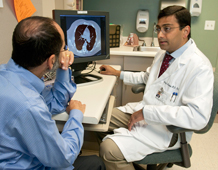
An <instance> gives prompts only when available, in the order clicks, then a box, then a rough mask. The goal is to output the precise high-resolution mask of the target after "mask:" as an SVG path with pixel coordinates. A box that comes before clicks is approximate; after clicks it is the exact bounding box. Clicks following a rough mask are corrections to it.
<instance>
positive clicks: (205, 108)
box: [104, 39, 214, 162]
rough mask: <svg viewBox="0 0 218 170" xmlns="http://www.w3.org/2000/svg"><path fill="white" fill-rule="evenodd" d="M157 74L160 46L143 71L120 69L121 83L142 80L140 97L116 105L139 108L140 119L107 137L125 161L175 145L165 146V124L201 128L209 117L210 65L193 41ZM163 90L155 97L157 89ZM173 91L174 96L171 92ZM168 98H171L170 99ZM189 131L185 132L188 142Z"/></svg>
mask: <svg viewBox="0 0 218 170" xmlns="http://www.w3.org/2000/svg"><path fill="white" fill-rule="evenodd" d="M191 42H192V44H191V45H190V46H189V47H188V48H187V49H186V50H185V51H184V53H183V54H182V55H181V56H179V57H178V58H177V59H175V61H174V62H173V63H172V64H171V65H170V67H169V68H168V69H167V70H166V71H165V72H164V73H163V74H162V76H160V77H159V78H158V74H159V69H160V66H161V63H162V60H163V57H164V55H165V51H163V50H160V51H159V52H158V53H157V55H156V56H155V58H154V61H153V64H152V65H151V67H149V68H148V69H147V72H148V73H149V78H148V76H147V75H148V74H147V73H144V72H140V73H132V72H124V79H123V81H124V83H126V84H140V83H145V84H146V89H145V91H144V96H143V100H142V101H141V102H138V103H128V104H127V105H126V106H122V107H119V109H120V110H121V111H123V112H127V113H134V112H135V111H137V110H140V109H142V108H143V115H144V120H143V121H140V122H137V123H136V124H135V125H134V127H133V129H132V130H131V131H128V129H125V128H119V129H116V130H114V134H113V135H108V136H106V137H105V138H104V139H106V138H111V139H112V140H113V141H114V142H115V143H116V144H117V145H118V147H119V148H120V150H121V151H122V153H123V155H124V157H125V158H126V160H127V161H128V162H132V161H136V160H141V159H143V158H144V157H145V156H146V155H148V154H151V153H154V152H162V151H165V150H167V149H175V148H178V147H179V140H180V139H179V140H178V142H177V143H176V145H175V146H174V147H172V148H168V146H169V143H170V140H171V137H172V133H171V132H169V131H168V130H167V128H166V125H175V126H179V127H184V128H188V129H196V130H197V129H202V128H203V127H205V125H206V124H207V122H208V121H209V118H210V113H211V108H212V96H213V80H214V78H213V69H212V66H211V63H210V62H209V60H208V59H207V57H206V56H205V55H204V54H203V53H202V52H201V51H200V50H199V49H198V48H197V47H196V45H195V43H194V41H193V40H192V39H191ZM161 88H163V92H162V93H161V94H160V97H158V95H157V94H158V91H160V89H161ZM173 93H177V96H175V95H174V96H173V97H172V94H173ZM171 98H172V99H171ZM192 133H193V132H187V133H186V138H187V141H188V142H190V140H191V136H192Z"/></svg>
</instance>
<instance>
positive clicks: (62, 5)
mask: <svg viewBox="0 0 218 170" xmlns="http://www.w3.org/2000/svg"><path fill="white" fill-rule="evenodd" d="M55 8H56V9H71V10H83V0H63V1H60V0H55Z"/></svg>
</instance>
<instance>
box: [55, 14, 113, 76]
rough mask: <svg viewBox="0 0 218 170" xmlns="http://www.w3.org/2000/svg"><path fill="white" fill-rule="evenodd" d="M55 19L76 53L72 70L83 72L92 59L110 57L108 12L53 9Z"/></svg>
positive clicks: (70, 47)
mask: <svg viewBox="0 0 218 170" xmlns="http://www.w3.org/2000/svg"><path fill="white" fill-rule="evenodd" d="M53 19H54V20H55V21H56V22H57V23H58V24H59V25H60V27H61V28H62V30H63V32H64V34H65V42H66V44H67V45H68V47H69V50H70V51H72V52H73V53H74V63H73V64H72V65H71V68H72V70H74V71H75V72H76V71H79V72H81V71H82V70H84V69H85V68H86V67H87V65H88V63H90V62H92V61H96V60H103V59H109V58H110V47H109V13H108V12H100V11H74V10H53Z"/></svg>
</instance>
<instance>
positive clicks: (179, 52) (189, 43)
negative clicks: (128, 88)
mask: <svg viewBox="0 0 218 170" xmlns="http://www.w3.org/2000/svg"><path fill="white" fill-rule="evenodd" d="M191 43H192V41H191V38H190V39H189V40H188V41H187V42H186V43H185V44H184V45H183V46H182V47H180V48H179V49H178V50H176V51H174V52H173V53H171V54H170V55H171V56H172V57H173V58H178V57H179V56H181V55H182V53H183V52H184V51H185V50H186V49H187V48H188V47H189V46H190V45H191ZM166 53H167V54H169V53H168V52H166Z"/></svg>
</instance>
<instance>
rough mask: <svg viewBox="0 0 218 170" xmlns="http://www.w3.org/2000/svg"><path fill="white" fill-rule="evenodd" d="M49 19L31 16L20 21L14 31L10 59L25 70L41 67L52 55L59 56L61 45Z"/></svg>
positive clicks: (59, 38) (58, 35) (60, 39)
mask: <svg viewBox="0 0 218 170" xmlns="http://www.w3.org/2000/svg"><path fill="white" fill-rule="evenodd" d="M54 24H55V21H54V20H53V19H51V18H47V17H40V16H33V17H28V18H26V19H24V20H22V21H20V22H19V23H18V24H17V26H16V27H15V29H14V32H13V37H12V43H13V51H12V59H13V60H14V62H15V63H16V64H18V65H20V66H22V67H24V68H25V69H30V68H34V67H37V66H39V65H41V64H42V63H43V62H44V61H46V60H47V59H48V58H49V57H50V56H51V55H52V54H55V55H56V56H58V55H59V53H60V49H61V47H62V44H63V40H62V38H61V35H60V33H59V32H58V30H57V28H56V27H55V25H54Z"/></svg>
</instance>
